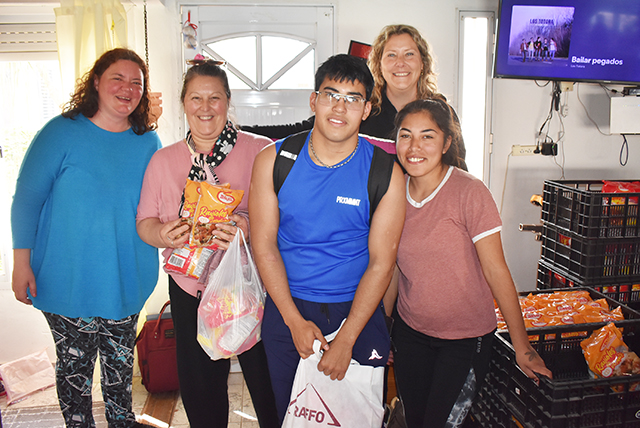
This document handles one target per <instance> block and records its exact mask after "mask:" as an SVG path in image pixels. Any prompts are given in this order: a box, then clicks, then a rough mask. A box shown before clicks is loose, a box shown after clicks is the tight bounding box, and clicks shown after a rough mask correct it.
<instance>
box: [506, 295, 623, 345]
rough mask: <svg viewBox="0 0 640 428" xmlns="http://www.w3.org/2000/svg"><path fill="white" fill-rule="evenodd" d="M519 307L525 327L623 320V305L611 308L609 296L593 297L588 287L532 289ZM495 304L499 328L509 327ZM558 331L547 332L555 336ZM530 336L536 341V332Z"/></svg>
mask: <svg viewBox="0 0 640 428" xmlns="http://www.w3.org/2000/svg"><path fill="white" fill-rule="evenodd" d="M519 300H520V309H521V311H522V318H523V320H524V325H525V328H527V329H529V328H536V327H550V326H563V325H572V324H584V323H595V322H611V321H618V320H623V319H624V316H623V314H622V308H621V307H617V308H616V309H614V310H611V309H610V308H609V304H608V303H607V300H606V299H598V300H592V299H591V295H590V294H589V292H588V291H587V290H575V291H554V292H551V293H538V294H533V293H529V295H527V296H526V297H522V296H521V297H520V298H519ZM494 305H495V306H496V309H495V312H496V320H497V324H498V330H499V331H506V330H507V325H506V323H505V321H504V318H503V316H502V313H501V312H500V309H499V308H498V307H497V304H496V303H495V301H494ZM586 336H587V332H586V331H575V332H563V333H562V337H564V338H566V337H586ZM554 337H555V334H552V333H549V334H546V335H545V338H546V339H549V340H551V339H553V338H554ZM529 340H531V341H537V340H539V337H538V336H537V335H530V336H529Z"/></svg>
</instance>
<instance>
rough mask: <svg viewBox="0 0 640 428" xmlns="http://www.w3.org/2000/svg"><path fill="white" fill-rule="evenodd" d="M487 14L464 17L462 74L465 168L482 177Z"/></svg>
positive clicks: (461, 113)
mask: <svg viewBox="0 0 640 428" xmlns="http://www.w3.org/2000/svg"><path fill="white" fill-rule="evenodd" d="M488 23H489V21H488V19H487V18H465V19H464V22H463V25H464V40H463V46H464V56H463V65H462V70H463V75H462V103H461V109H460V115H461V117H462V124H461V125H462V135H463V137H464V143H465V147H466V149H467V156H466V162H467V167H468V168H469V172H470V173H472V174H473V175H475V176H476V177H478V178H479V179H481V180H482V178H483V165H484V137H485V106H486V83H487V71H486V70H487V33H488V29H487V26H488Z"/></svg>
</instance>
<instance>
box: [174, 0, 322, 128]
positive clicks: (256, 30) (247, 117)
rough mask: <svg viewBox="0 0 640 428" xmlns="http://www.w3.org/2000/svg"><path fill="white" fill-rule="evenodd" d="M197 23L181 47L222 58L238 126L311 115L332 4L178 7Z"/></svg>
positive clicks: (190, 54)
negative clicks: (190, 44) (193, 40)
mask: <svg viewBox="0 0 640 428" xmlns="http://www.w3.org/2000/svg"><path fill="white" fill-rule="evenodd" d="M182 17H183V22H186V20H189V21H190V22H192V23H193V24H195V25H197V40H198V46H197V48H196V49H194V50H191V49H185V52H184V55H185V58H192V57H193V55H195V54H196V52H201V53H202V54H203V55H205V56H209V57H211V58H214V59H219V60H224V61H226V66H225V67H226V70H227V77H228V79H229V85H230V87H231V91H232V97H231V98H232V104H233V106H234V108H235V116H236V120H237V121H238V123H240V124H242V125H254V124H258V125H266V124H284V123H292V122H297V121H300V120H302V119H306V118H307V117H309V116H310V114H311V112H310V109H309V95H310V93H311V91H313V87H314V75H315V71H316V68H317V67H318V65H319V64H320V63H322V62H323V61H324V60H325V59H327V58H328V57H330V56H331V55H333V54H334V53H335V52H334V43H333V38H334V27H333V26H334V23H333V6H293V5H289V6H274V5H237V6H236V5H200V6H195V5H194V6H189V5H183V6H182Z"/></svg>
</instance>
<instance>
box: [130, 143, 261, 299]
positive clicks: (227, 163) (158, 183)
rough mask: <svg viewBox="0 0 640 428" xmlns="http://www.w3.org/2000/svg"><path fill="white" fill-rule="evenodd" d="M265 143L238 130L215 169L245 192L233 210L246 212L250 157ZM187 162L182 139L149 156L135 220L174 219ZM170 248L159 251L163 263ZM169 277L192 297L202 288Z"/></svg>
mask: <svg viewBox="0 0 640 428" xmlns="http://www.w3.org/2000/svg"><path fill="white" fill-rule="evenodd" d="M269 144H273V142H272V141H271V140H269V139H268V138H266V137H261V136H258V135H254V134H250V133H248V132H243V131H238V140H237V142H236V144H235V146H234V147H233V150H231V152H230V153H229V154H228V155H227V157H226V158H225V159H224V160H223V161H222V163H221V164H220V165H218V167H216V169H215V172H216V175H217V176H218V178H219V180H220V183H229V184H230V185H231V188H232V189H241V190H244V192H245V193H244V196H243V198H242V201H241V202H240V204H239V205H238V207H237V208H236V210H235V211H236V212H238V211H245V212H246V211H247V207H248V200H249V185H250V183H251V169H252V168H253V160H254V159H255V157H256V156H257V154H258V153H260V151H261V150H262V149H263V148H264V147H266V146H267V145H269ZM191 164H192V160H191V153H190V151H189V148H188V147H187V143H186V142H185V141H184V140H182V141H179V142H177V143H175V144H172V145H170V146H167V147H165V148H163V149H160V150H158V151H157V152H156V153H155V154H154V155H153V157H152V158H151V161H150V162H149V166H148V167H147V171H146V172H145V175H144V181H143V183H142V191H141V193H140V203H139V204H138V215H137V217H136V219H137V220H142V219H145V218H156V217H157V218H159V219H160V221H161V222H163V223H166V222H167V221H171V220H175V219H177V218H178V210H179V208H180V199H181V197H182V191H183V189H184V185H185V184H186V182H187V176H188V175H189V170H190V169H191ZM171 251H172V249H171V248H166V249H165V250H164V251H163V252H162V255H163V256H164V258H165V262H166V260H167V258H168V257H169V255H170V254H171ZM171 276H172V277H173V279H174V280H175V281H176V283H178V285H179V286H180V287H181V288H182V289H183V290H184V291H186V292H187V293H189V294H191V295H192V296H195V295H197V292H198V291H204V288H205V285H204V284H200V283H198V281H197V280H196V279H195V278H191V277H188V276H185V275H181V274H177V273H175V272H171Z"/></svg>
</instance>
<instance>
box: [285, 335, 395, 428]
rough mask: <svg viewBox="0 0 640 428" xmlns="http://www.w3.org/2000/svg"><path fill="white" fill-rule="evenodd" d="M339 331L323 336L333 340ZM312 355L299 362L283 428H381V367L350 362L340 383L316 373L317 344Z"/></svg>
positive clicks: (382, 373)
mask: <svg viewBox="0 0 640 428" xmlns="http://www.w3.org/2000/svg"><path fill="white" fill-rule="evenodd" d="M339 330H340V329H338V330H337V331H335V332H333V333H331V334H330V335H328V336H325V338H326V339H327V341H331V340H333V338H334V337H335V335H336V334H337V333H338V331H339ZM313 350H314V352H315V353H314V354H312V355H311V356H309V358H307V359H300V363H298V369H297V371H296V377H295V379H294V381H293V388H292V390H291V399H290V401H289V407H288V408H287V414H286V415H285V418H284V422H283V424H282V428H307V427H313V428H322V427H344V428H380V427H381V426H382V418H383V416H384V407H383V406H382V391H383V383H384V367H371V366H361V365H359V364H358V362H357V361H355V360H353V359H352V360H351V365H350V366H349V369H348V370H347V373H346V375H345V377H344V379H342V380H331V378H330V377H329V376H326V375H325V374H324V373H322V372H321V371H319V370H318V363H319V362H320V357H321V356H322V354H321V353H320V341H318V340H316V341H315V342H314V344H313Z"/></svg>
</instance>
